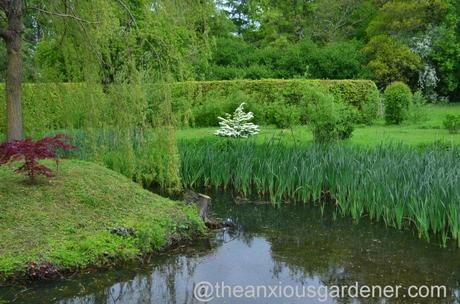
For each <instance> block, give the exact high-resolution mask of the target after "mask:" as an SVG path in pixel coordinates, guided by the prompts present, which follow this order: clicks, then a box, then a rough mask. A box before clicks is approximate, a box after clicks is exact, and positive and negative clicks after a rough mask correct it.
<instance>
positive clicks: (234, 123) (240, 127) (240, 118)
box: [214, 102, 259, 138]
mask: <svg viewBox="0 0 460 304" xmlns="http://www.w3.org/2000/svg"><path fill="white" fill-rule="evenodd" d="M253 117H254V114H253V113H252V112H248V113H245V112H244V102H243V103H242V104H240V105H239V107H238V108H236V110H235V112H234V113H233V115H230V114H228V113H225V118H223V117H218V118H219V120H220V122H219V125H220V129H219V130H217V131H216V133H214V134H215V135H219V136H224V137H243V138H246V137H249V136H252V135H256V134H257V133H259V127H258V126H257V125H255V124H253V123H251V122H250V121H251V120H252V118H253Z"/></svg>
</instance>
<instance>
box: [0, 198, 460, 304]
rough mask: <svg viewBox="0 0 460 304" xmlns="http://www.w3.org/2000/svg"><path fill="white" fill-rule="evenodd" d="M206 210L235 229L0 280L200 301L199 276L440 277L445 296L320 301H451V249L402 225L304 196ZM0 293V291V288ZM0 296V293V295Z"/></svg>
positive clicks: (12, 292) (457, 295)
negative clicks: (97, 264)
mask: <svg viewBox="0 0 460 304" xmlns="http://www.w3.org/2000/svg"><path fill="white" fill-rule="evenodd" d="M217 201H218V203H216V204H214V206H213V208H214V210H215V213H216V214H217V215H219V216H221V217H222V218H226V217H232V218H234V219H235V220H236V221H237V222H238V223H239V225H240V226H239V228H238V229H233V230H221V231H218V232H217V233H216V234H215V236H214V237H212V238H211V239H207V240H202V241H199V242H197V243H196V244H194V245H193V246H188V247H184V248H180V249H178V250H176V252H173V253H170V254H167V255H162V256H159V257H155V258H154V261H153V262H152V263H150V264H148V265H144V266H141V265H127V266H125V267H122V268H120V269H117V270H111V271H106V272H101V273H92V274H87V275H80V276H78V277H74V278H72V279H69V280H66V281H61V282H58V283H56V282H48V283H46V284H40V285H39V286H33V287H31V289H30V290H28V291H26V292H22V293H20V294H18V290H17V289H3V290H2V289H0V299H3V298H4V299H5V300H7V301H11V300H13V299H15V303H50V302H51V303H53V302H54V303H62V304H68V303H69V304H70V303H71V304H81V303H200V302H199V301H197V300H196V299H194V296H193V288H194V286H195V285H196V284H198V283H199V282H201V281H208V282H211V283H216V282H222V281H224V282H225V284H226V285H243V286H246V285H271V286H275V285H279V284H280V282H282V284H283V285H284V286H286V285H292V286H300V285H304V286H316V287H318V286H331V285H353V284H354V283H355V282H358V283H359V284H361V285H381V286H382V285H403V286H404V287H408V286H410V285H446V286H447V287H448V298H447V299H442V300H441V299H415V300H412V301H409V299H407V298H405V299H358V300H357V299H350V298H343V299H338V300H332V299H329V300H328V301H326V302H324V303H460V300H459V299H460V289H459V286H460V251H458V250H457V249H456V248H455V247H452V248H448V249H441V248H439V247H438V246H436V245H434V244H427V243H425V242H423V241H420V240H417V238H416V236H414V235H413V234H412V232H411V231H404V232H399V231H394V230H392V229H385V228H384V227H382V225H381V224H371V223H367V222H362V223H360V224H358V225H354V224H353V223H351V222H350V220H348V219H338V220H336V221H333V220H332V216H329V215H325V216H324V217H322V216H321V214H320V213H319V209H318V208H316V207H308V206H283V207H280V208H278V209H275V208H274V207H271V206H254V205H240V206H236V205H234V204H231V203H228V202H227V199H226V198H225V197H221V198H220V199H217ZM2 297H3V298H2ZM0 302H1V301H0ZM229 302H230V303H318V301H317V300H316V299H305V298H303V299H295V298H291V299H284V300H281V299H279V298H269V299H257V300H255V299H241V298H240V299H230V300H229V299H228V298H227V299H214V300H213V301H211V302H210V303H229Z"/></svg>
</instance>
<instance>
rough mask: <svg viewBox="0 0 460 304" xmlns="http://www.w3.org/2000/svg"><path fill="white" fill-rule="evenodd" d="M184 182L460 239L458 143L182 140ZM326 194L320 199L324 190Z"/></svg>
mask: <svg viewBox="0 0 460 304" xmlns="http://www.w3.org/2000/svg"><path fill="white" fill-rule="evenodd" d="M179 151H180V154H181V159H182V166H181V177H182V182H183V184H184V186H185V187H191V188H194V187H202V186H205V187H215V188H219V187H223V188H224V189H225V188H227V189H228V188H231V189H232V190H234V191H237V192H239V193H241V194H242V195H245V196H251V195H257V196H259V197H266V198H269V199H270V200H271V201H272V202H273V203H279V202H282V201H295V202H304V203H309V202H315V203H319V204H320V205H321V206H324V204H326V203H327V202H332V203H334V204H335V205H336V207H337V209H336V211H337V212H338V213H339V214H340V215H342V216H343V215H350V216H351V217H352V218H353V219H354V220H356V221H357V220H359V219H360V218H361V217H363V216H368V217H369V218H370V219H371V220H373V221H384V222H385V224H386V225H388V226H391V227H395V228H398V229H403V228H406V227H411V226H414V227H415V228H416V230H417V232H418V234H419V237H421V238H424V239H426V240H428V241H429V240H430V236H432V235H433V234H434V235H437V236H438V237H440V239H441V242H442V244H443V245H444V246H446V245H447V244H448V242H449V240H455V241H456V242H457V244H458V246H460V148H458V147H449V148H446V147H436V146H431V147H428V148H425V149H416V148H410V147H406V146H402V145H389V146H388V145H382V146H378V147H375V148H359V147H348V146H340V145H337V146H329V147H319V146H292V147H288V146H286V145H282V144H277V143H267V144H266V145H258V144H254V143H251V142H250V141H217V142H206V141H201V142H185V141H184V142H181V143H180V144H179ZM326 197H327V198H328V199H325V198H326Z"/></svg>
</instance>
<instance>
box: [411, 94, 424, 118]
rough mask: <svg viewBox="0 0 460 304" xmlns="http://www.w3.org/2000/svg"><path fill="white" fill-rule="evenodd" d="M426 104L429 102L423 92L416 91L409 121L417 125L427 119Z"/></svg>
mask: <svg viewBox="0 0 460 304" xmlns="http://www.w3.org/2000/svg"><path fill="white" fill-rule="evenodd" d="M426 103H427V100H426V98H425V96H423V93H422V91H420V90H418V91H416V92H415V93H414V95H413V97H412V104H411V106H410V109H409V120H410V121H411V122H414V123H416V122H420V121H422V120H424V119H426V118H427V112H426V108H425V106H426Z"/></svg>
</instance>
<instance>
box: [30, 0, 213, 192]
mask: <svg viewBox="0 0 460 304" xmlns="http://www.w3.org/2000/svg"><path fill="white" fill-rule="evenodd" d="M210 8H212V3H210V2H209V3H208V2H206V1H200V0H190V1H174V0H162V1H147V0H132V1H128V0H79V1H71V0H67V1H62V0H59V1H57V0H53V1H50V2H49V4H47V5H46V6H45V7H43V10H42V12H43V13H42V14H39V15H37V16H36V20H37V27H39V31H40V32H41V34H42V37H41V38H40V41H39V43H38V44H37V49H36V53H37V55H36V58H37V65H38V69H39V73H38V78H39V80H40V81H41V82H56V83H63V82H81V83H83V84H84V85H82V92H81V94H82V95H83V96H82V97H81V98H82V99H83V100H85V102H84V107H85V109H86V110H85V112H84V115H82V117H81V125H80V127H79V128H78V129H76V130H75V129H69V130H66V132H67V133H69V134H72V136H73V137H74V139H75V142H76V143H77V145H78V146H79V147H80V152H79V153H80V156H81V157H82V158H83V159H88V160H91V161H96V162H99V163H102V164H104V165H105V166H107V167H109V168H111V169H113V170H116V171H119V172H121V173H123V174H125V175H126V176H128V177H130V178H133V179H134V180H136V181H138V182H140V183H143V184H144V185H145V186H147V187H150V186H159V187H160V188H161V189H162V190H165V191H167V192H170V193H171V192H175V191H178V190H180V188H181V182H180V178H179V166H180V159H179V154H178V152H177V148H176V140H175V132H174V119H173V115H172V108H171V93H170V91H169V87H170V86H168V85H163V86H159V85H158V84H161V83H164V84H166V83H170V82H173V81H176V80H188V79H195V78H196V77H197V74H198V73H199V72H198V71H195V70H194V67H196V66H206V64H207V60H208V57H209V48H208V47H207V46H208V42H207V40H208V39H207V31H208V29H207V20H206V16H208V15H209V14H208V13H207V10H209V9H210ZM45 11H46V12H45ZM47 12H61V14H53V13H47ZM64 15H65V16H66V17H64ZM155 84H156V85H155ZM153 90H161V92H158V91H155V92H154V91H153ZM101 105H102V106H101ZM101 109H102V110H101Z"/></svg>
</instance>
